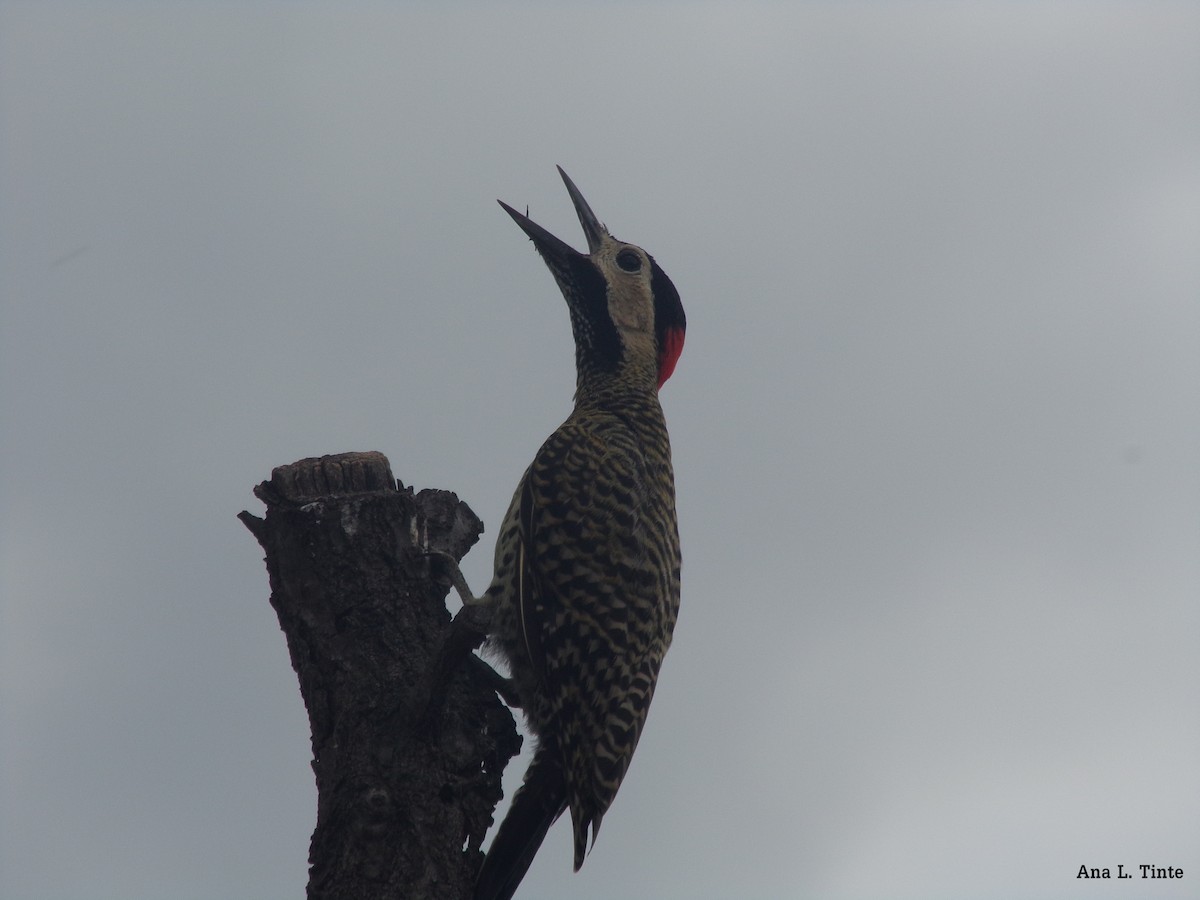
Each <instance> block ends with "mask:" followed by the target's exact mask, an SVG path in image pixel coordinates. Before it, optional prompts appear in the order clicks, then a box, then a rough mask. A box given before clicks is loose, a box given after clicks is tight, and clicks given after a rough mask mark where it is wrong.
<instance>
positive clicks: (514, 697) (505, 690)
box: [469, 655, 521, 709]
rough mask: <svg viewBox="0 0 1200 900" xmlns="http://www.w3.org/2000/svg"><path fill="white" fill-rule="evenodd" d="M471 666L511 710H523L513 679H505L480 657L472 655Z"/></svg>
mask: <svg viewBox="0 0 1200 900" xmlns="http://www.w3.org/2000/svg"><path fill="white" fill-rule="evenodd" d="M469 665H471V666H472V668H474V669H475V671H476V672H477V673H478V674H479V675H480V677H481V678H483V680H484V681H485V682H486V683H487V685H488V687H490V688H491V689H492V690H494V691H495V692H496V693H497V694H499V695H500V699H501V700H503V701H504V702H505V704H506V705H507V706H508V707H509V708H510V709H521V697H520V695H519V694H518V693H517V685H516V682H514V681H513V680H512V679H511V678H505V677H504V676H503V675H501V674H500V673H499V672H497V671H496V670H495V669H493V668H492V667H491V666H489V665H488V664H487V662H486V661H485V660H482V659H480V658H479V657H478V656H475V655H472V656H471V659H470V661H469Z"/></svg>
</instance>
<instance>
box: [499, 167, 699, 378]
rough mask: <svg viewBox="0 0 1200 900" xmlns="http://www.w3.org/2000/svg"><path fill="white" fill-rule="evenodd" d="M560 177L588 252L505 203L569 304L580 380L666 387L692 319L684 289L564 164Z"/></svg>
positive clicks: (560, 170) (508, 211) (505, 206)
mask: <svg viewBox="0 0 1200 900" xmlns="http://www.w3.org/2000/svg"><path fill="white" fill-rule="evenodd" d="M558 173H559V174H560V175H561V176H562V179H563V182H564V183H565V184H566V186H567V192H568V193H569V194H570V195H571V202H572V203H574V204H575V212H576V213H577V214H578V216H579V223H580V224H581V225H582V226H583V233H584V236H585V237H586V238H587V245H588V252H587V253H580V252H579V251H578V250H576V249H575V248H573V247H571V246H570V245H569V244H567V243H565V242H564V241H561V240H559V239H558V238H556V237H555V236H554V235H552V234H551V233H550V232H548V231H547V230H546V229H545V228H543V227H542V226H540V225H538V224H537V223H536V222H534V221H533V220H532V219H530V218H529V216H527V215H522V214H521V213H519V212H517V211H516V210H515V209H513V208H512V207H511V206H509V205H508V204H507V203H505V202H504V201H502V200H501V201H499V203H500V205H501V206H502V207H504V210H505V212H507V213H508V214H509V215H510V216H512V218H513V220H514V221H515V222H516V223H517V224H518V225H520V226H521V230H522V231H524V232H525V233H526V234H527V235H529V237H530V239H531V240H532V241H533V244H534V246H535V247H537V251H538V253H540V254H541V256H542V259H544V260H545V261H546V265H547V266H548V267H549V269H550V271H551V273H552V274H553V275H554V279H555V281H557V282H558V286H559V288H560V289H561V290H562V293H563V297H564V298H565V299H566V301H567V307H568V308H569V309H570V312H571V328H572V331H573V332H574V334H575V362H576V367H577V369H578V373H579V378H580V382H581V383H582V382H583V381H584V380H585V379H586V378H587V377H589V376H592V375H604V374H617V373H626V374H630V375H632V374H634V373H638V372H643V371H647V372H650V373H651V374H652V376H653V378H654V380H655V382H656V387H659V388H661V387H662V386H663V384H664V382H666V380H667V379H668V378H670V377H671V373H672V372H674V371H675V363H676V362H677V361H678V360H679V355H680V354H681V353H682V352H683V337H684V330H685V328H686V325H687V321H686V318H685V317H684V313H683V304H682V303H681V302H680V300H679V292H678V291H677V290H675V285H674V284H672V283H671V279H670V278H668V277H667V273H666V272H664V271H663V270H662V269H661V268H660V267H659V265H658V263H657V262H655V261H654V257H653V256H651V255H650V254H649V253H647V252H646V251H645V250H643V249H642V248H641V247H638V246H635V245H634V244H627V243H625V242H624V241H619V240H617V239H616V238H615V237H613V236H612V235H611V234H609V232H608V229H607V228H606V227H605V226H604V225H603V224H602V223H601V222H600V220H599V219H597V218H596V214H595V213H593V212H592V208H591V207H590V206H588V202H587V201H586V200H584V199H583V194H581V193H580V192H579V188H577V187H575V183H574V182H573V181H571V179H570V178H569V177H567V173H566V172H564V171H563V170H562V167H559V170H558Z"/></svg>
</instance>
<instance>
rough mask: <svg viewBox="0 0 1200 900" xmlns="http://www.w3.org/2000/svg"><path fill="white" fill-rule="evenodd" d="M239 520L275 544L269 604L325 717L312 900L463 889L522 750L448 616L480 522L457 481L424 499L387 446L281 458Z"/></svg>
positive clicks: (319, 719) (463, 632)
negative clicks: (442, 565)
mask: <svg viewBox="0 0 1200 900" xmlns="http://www.w3.org/2000/svg"><path fill="white" fill-rule="evenodd" d="M254 494H255V496H257V497H258V498H259V499H260V500H262V501H263V503H265V504H266V506H267V513H266V518H265V519H260V518H258V517H256V516H253V515H251V514H250V513H248V512H243V513H242V514H241V515H240V516H239V518H240V519H241V520H242V522H243V523H245V525H246V527H247V528H249V529H250V531H251V532H252V533H253V534H254V536H255V538H257V539H258V542H259V544H261V545H262V548H263V550H264V551H265V552H266V564H267V572H268V574H269V577H270V583H271V605H272V606H273V607H274V608H275V611H276V613H277V614H278V616H279V624H280V626H281V627H282V629H283V632H284V635H285V637H286V639H287V645H288V651H289V652H290V654H291V658H292V666H293V667H294V668H295V670H296V674H297V676H298V678H299V680H300V692H301V694H302V695H303V697H304V704H305V706H306V707H307V709H308V716H309V722H310V724H311V726H312V746H313V772H314V773H315V775H316V782H317V823H316V829H315V831H314V832H313V836H312V844H311V847H310V851H309V863H310V870H309V882H308V897H309V898H312V900H316V898H321V900H335V898H354V900H372V898H401V897H403V898H423V897H430V898H463V897H469V896H470V895H471V884H472V882H473V880H474V875H475V873H476V871H477V870H478V868H479V864H480V862H481V860H482V853H481V851H480V844H481V843H482V841H483V838H484V835H485V833H486V832H487V829H488V826H489V825H490V824H491V821H492V813H493V811H494V809H495V806H496V804H497V802H498V801H499V800H500V797H501V795H502V792H501V787H500V776H501V773H502V771H503V768H504V766H505V764H506V763H507V762H508V760H509V759H510V758H511V757H512V756H513V755H515V754H516V752H517V751H518V750H519V748H520V745H521V739H520V737H519V736H518V735H517V732H516V728H515V725H514V722H513V718H512V714H511V713H510V712H509V711H508V709H507V708H506V707H505V706H504V705H503V704H502V703H501V702H500V700H499V699H498V697H497V696H496V693H495V691H494V689H493V686H491V685H490V684H489V681H488V677H487V675H488V672H487V670H486V668H485V667H484V666H482V664H480V663H479V661H478V660H477V659H475V658H474V655H473V653H472V652H471V651H472V650H473V649H474V648H475V647H477V646H478V645H479V643H480V642H481V640H482V627H483V626H484V625H485V624H486V623H484V622H482V621H476V620H473V619H470V618H468V617H474V616H476V615H477V614H480V613H481V612H483V611H480V610H476V609H469V610H464V611H463V612H461V613H460V614H459V616H457V617H456V618H455V620H454V621H453V623H452V621H451V617H450V614H449V612H448V611H447V609H446V604H445V597H446V593H447V588H448V579H446V578H445V577H444V575H442V574H441V573H440V571H439V567H438V566H437V565H436V562H435V561H432V560H431V559H430V557H429V554H428V550H435V551H444V552H446V553H449V554H451V555H452V556H453V557H454V558H455V559H461V558H462V556H463V554H465V553H466V551H467V550H468V549H469V548H470V547H471V545H472V544H474V543H475V542H476V541H477V540H478V539H479V535H480V533H481V532H482V531H483V524H482V523H481V522H480V521H479V519H478V518H477V517H476V516H475V514H474V513H473V512H471V510H470V508H469V507H468V506H467V505H466V504H465V503H462V502H461V501H460V500H459V499H458V497H456V496H455V495H454V494H452V493H450V492H448V491H433V490H423V491H420V492H419V493H416V494H414V493H413V491H412V489H411V488H407V489H406V488H403V487H402V486H401V485H399V484H398V483H397V482H396V481H395V480H394V479H393V478H392V473H391V468H390V466H389V464H388V461H387V458H386V457H384V456H383V455H382V454H380V453H348V454H342V455H339V456H326V457H321V458H320V459H305V460H301V461H299V462H296V463H293V464H292V465H290V466H281V467H279V468H277V469H275V470H274V471H273V472H272V474H271V479H270V480H269V481H265V482H263V483H262V484H260V485H258V487H256V488H255V489H254Z"/></svg>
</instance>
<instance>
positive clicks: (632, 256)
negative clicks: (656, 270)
mask: <svg viewBox="0 0 1200 900" xmlns="http://www.w3.org/2000/svg"><path fill="white" fill-rule="evenodd" d="M617 265H618V266H620V267H621V268H622V269H624V270H625V271H626V272H638V271H640V270H641V268H642V258H641V257H640V256H638V255H637V254H636V253H634V252H633V251H632V250H622V251H621V252H620V253H618V254H617Z"/></svg>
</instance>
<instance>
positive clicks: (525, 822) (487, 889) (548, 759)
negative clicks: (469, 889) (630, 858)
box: [475, 745, 578, 900]
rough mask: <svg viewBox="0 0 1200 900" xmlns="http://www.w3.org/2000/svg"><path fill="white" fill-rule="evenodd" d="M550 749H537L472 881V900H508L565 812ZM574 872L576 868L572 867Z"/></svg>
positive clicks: (562, 783) (562, 781)
mask: <svg viewBox="0 0 1200 900" xmlns="http://www.w3.org/2000/svg"><path fill="white" fill-rule="evenodd" d="M556 756H557V754H556V753H554V752H552V748H551V747H549V746H547V745H543V746H542V747H540V748H538V752H537V754H536V755H535V756H534V758H533V762H532V763H530V764H529V771H528V772H526V773H525V781H524V783H523V784H522V785H521V788H520V790H518V791H517V794H516V796H515V797H513V802H512V807H511V808H510V809H509V811H508V815H506V816H505V817H504V821H503V822H501V823H500V830H499V831H497V832H496V837H495V838H494V839H493V840H492V846H491V847H490V848H488V853H487V857H486V858H485V859H484V861H483V867H482V868H480V870H479V876H478V877H477V878H476V880H475V900H509V898H511V897H512V895H513V894H514V893H516V890H517V887H518V885H520V883H521V879H522V878H524V877H525V873H526V872H527V871H528V870H529V866H530V864H531V863H532V862H533V857H534V856H535V855H536V854H537V851H538V848H539V847H541V845H542V841H543V839H545V837H546V832H547V831H549V830H550V826H551V825H553V824H554V822H555V820H557V819H558V817H559V816H561V815H562V814H563V811H564V810H565V809H566V808H567V782H566V777H565V776H564V774H563V769H562V764H561V763H560V762H559V761H558V760H557V759H556V758H555V757H556ZM576 868H578V866H576Z"/></svg>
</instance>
